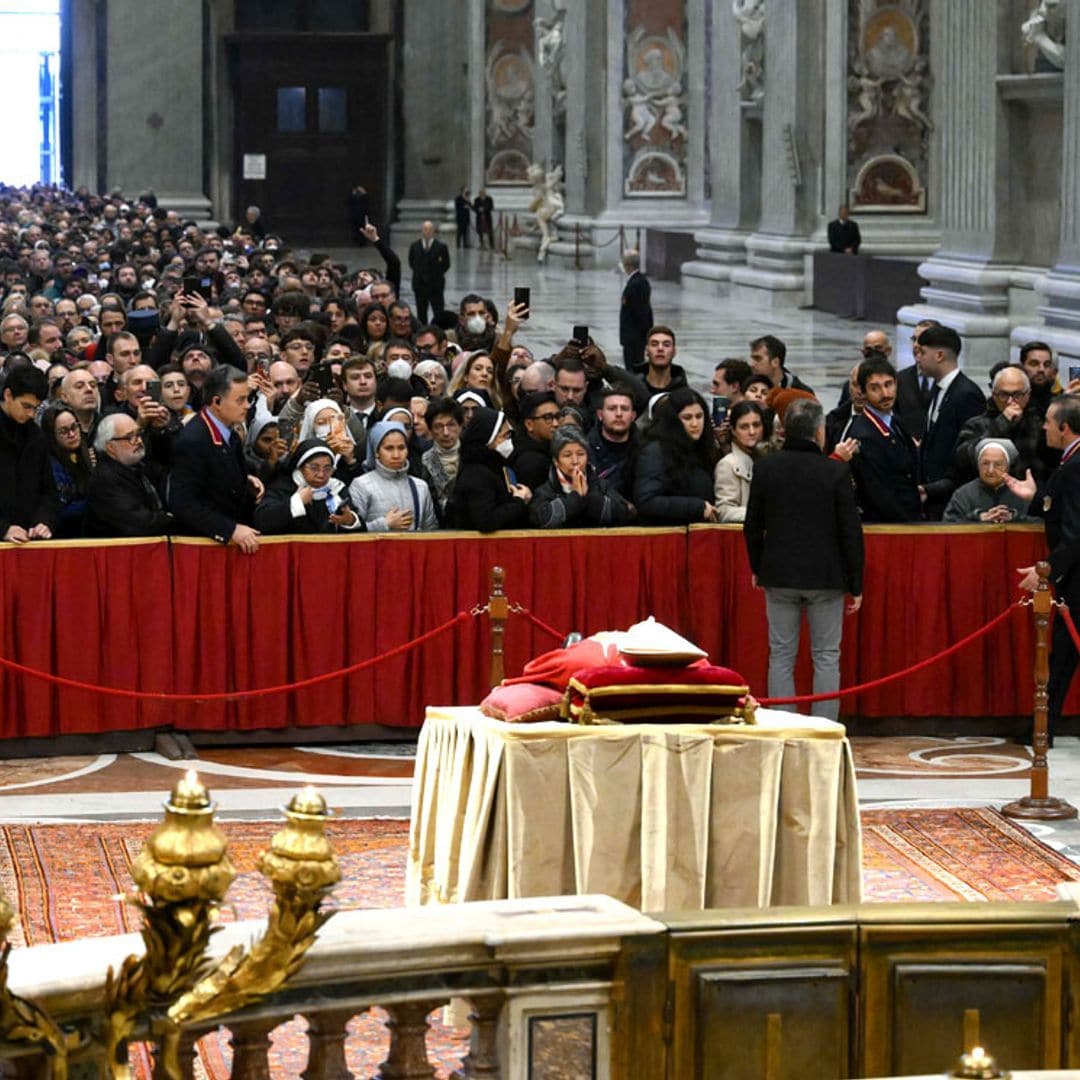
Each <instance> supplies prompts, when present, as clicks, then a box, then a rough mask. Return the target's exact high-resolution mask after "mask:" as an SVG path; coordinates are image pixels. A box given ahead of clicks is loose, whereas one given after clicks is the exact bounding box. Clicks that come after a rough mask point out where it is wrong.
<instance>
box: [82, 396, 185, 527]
mask: <svg viewBox="0 0 1080 1080" xmlns="http://www.w3.org/2000/svg"><path fill="white" fill-rule="evenodd" d="M94 449H95V450H96V451H97V467H96V468H95V469H94V472H93V474H92V475H91V477H90V488H89V491H88V493H87V497H86V518H85V526H84V527H85V531H86V535H87V536H90V537H107V536H163V535H166V534H168V533H170V532H171V531H172V514H170V513H169V512H168V511H167V510H166V509H165V507H164V505H163V503H162V501H161V496H160V495H159V494H158V491H157V489H156V488H155V487H154V485H153V484H152V483H151V482H150V478H149V477H148V476H147V474H146V470H145V467H144V465H143V460H144V458H145V457H146V447H145V445H144V443H143V437H142V433H141V432H140V430H139V425H138V424H137V423H136V422H135V421H134V420H133V419H132V418H131V417H130V416H128V415H127V414H126V413H112V414H110V415H109V416H106V417H105V418H104V419H103V420H102V421H101V423H100V424H99V425H98V429H97V434H96V436H95V438H94Z"/></svg>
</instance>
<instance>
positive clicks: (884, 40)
mask: <svg viewBox="0 0 1080 1080" xmlns="http://www.w3.org/2000/svg"><path fill="white" fill-rule="evenodd" d="M929 36H930V17H929V3H928V0H850V7H849V19H848V111H847V127H848V145H847V180H848V185H847V186H848V199H849V201H850V203H851V205H852V208H853V209H857V210H858V211H860V212H862V213H866V212H867V211H877V212H885V213H924V212H925V211H926V192H927V188H928V181H929V176H928V172H929V157H930V136H931V133H932V131H933V127H934V125H933V121H932V119H931V117H930V90H931V75H930V41H929Z"/></svg>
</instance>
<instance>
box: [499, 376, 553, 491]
mask: <svg viewBox="0 0 1080 1080" xmlns="http://www.w3.org/2000/svg"><path fill="white" fill-rule="evenodd" d="M520 412H521V420H522V425H521V427H520V428H519V429H518V430H517V431H515V432H514V453H513V456H512V457H511V458H510V468H512V469H513V470H514V475H515V476H516V477H517V481H518V483H519V484H524V485H525V486H526V487H527V488H529V489H530V490H531V491H535V490H536V489H537V488H538V487H539V486H540V485H541V484H542V483H543V482H544V481H545V480H547V478H548V473H550V471H551V437H552V435H554V434H555V422H556V421H557V420H558V419H559V406H558V405H556V404H555V395H554V394H553V393H552V392H551V391H541V392H536V393H531V394H525V395H524V396H523V397H522V399H521V404H520Z"/></svg>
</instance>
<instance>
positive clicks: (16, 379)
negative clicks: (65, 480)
mask: <svg viewBox="0 0 1080 1080" xmlns="http://www.w3.org/2000/svg"><path fill="white" fill-rule="evenodd" d="M48 393H49V384H48V381H47V380H46V378H45V375H44V373H43V372H41V371H38V369H37V368H35V367H30V366H29V365H20V366H18V367H14V368H12V369H11V370H9V371H8V373H7V378H6V379H5V380H4V395H3V399H2V400H0V539H4V540H7V541H9V542H11V543H15V544H24V543H26V541H28V540H48V539H50V538H51V537H52V531H53V529H54V528H55V526H56V519H57V514H58V512H59V500H58V498H57V495H56V484H55V482H54V480H53V473H52V466H51V465H50V463H49V451H48V447H47V446H46V443H45V435H44V434H43V433H42V430H41V428H39V427H38V426H37V424H35V423H34V417H35V415H36V414H37V411H38V409H39V408H40V407H41V403H42V402H43V401H44V400H45V398H46V397H47V396H48Z"/></svg>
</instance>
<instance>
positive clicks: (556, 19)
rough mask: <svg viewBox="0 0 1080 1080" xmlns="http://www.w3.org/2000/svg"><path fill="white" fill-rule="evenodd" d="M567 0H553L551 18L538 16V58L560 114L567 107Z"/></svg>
mask: <svg viewBox="0 0 1080 1080" xmlns="http://www.w3.org/2000/svg"><path fill="white" fill-rule="evenodd" d="M564 3H565V0H562V2H560V0H553V2H552V7H553V9H554V12H553V14H552V17H551V18H550V19H541V18H539V17H537V18H536V31H537V36H536V59H537V62H538V63H539V64H540V67H541V69H542V70H543V71H544V73H545V74H546V75H547V78H548V83H549V85H550V86H551V103H552V108H553V110H554V112H555V115H556V116H558V115H559V114H560V113H562V112H563V111H564V110H565V108H566V79H565V77H564V72H563V57H564V55H565V52H566V49H565V45H566V8H565V7H564V6H563V4H564Z"/></svg>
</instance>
